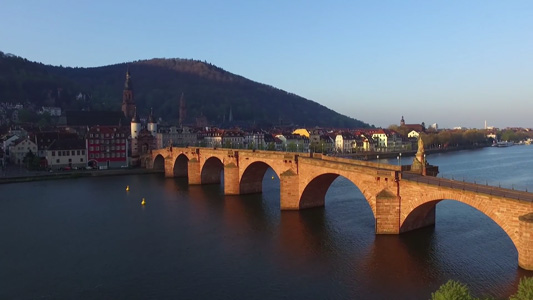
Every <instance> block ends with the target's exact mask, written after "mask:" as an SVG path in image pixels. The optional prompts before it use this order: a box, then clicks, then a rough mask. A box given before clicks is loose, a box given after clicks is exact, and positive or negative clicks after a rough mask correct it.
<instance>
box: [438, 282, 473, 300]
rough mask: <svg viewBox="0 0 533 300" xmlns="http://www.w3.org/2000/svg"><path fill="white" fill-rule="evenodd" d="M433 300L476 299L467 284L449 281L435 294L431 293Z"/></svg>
mask: <svg viewBox="0 0 533 300" xmlns="http://www.w3.org/2000/svg"><path fill="white" fill-rule="evenodd" d="M431 299H432V300H454V299H456V300H469V299H474V298H473V297H472V296H471V295H470V291H469V290H468V287H467V286H466V285H465V284H462V283H460V282H458V281H454V280H451V279H450V280H448V282H446V283H445V284H443V285H441V286H440V288H439V289H438V290H437V291H436V292H435V293H431Z"/></svg>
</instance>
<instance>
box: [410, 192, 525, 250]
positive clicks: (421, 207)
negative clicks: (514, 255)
mask: <svg viewBox="0 0 533 300" xmlns="http://www.w3.org/2000/svg"><path fill="white" fill-rule="evenodd" d="M417 200H418V201H416V200H415V201H411V205H410V206H409V207H404V208H403V209H404V210H405V211H404V212H402V215H404V216H405V217H404V218H402V220H401V222H400V232H406V231H410V230H412V229H416V228H421V227H424V226H427V225H432V224H435V217H436V209H435V208H436V205H437V204H438V203H439V202H441V201H442V200H452V201H456V202H459V203H463V204H466V205H468V206H470V207H472V208H474V209H476V210H477V211H479V212H481V213H482V214H484V215H485V216H487V217H488V218H489V219H491V220H492V221H494V223H495V224H496V225H498V227H500V228H501V229H502V230H503V231H504V232H505V233H506V234H507V236H508V237H509V238H510V240H511V242H512V243H513V245H514V246H515V248H516V249H517V250H518V248H519V247H518V245H519V236H518V234H517V233H516V232H515V231H514V230H513V227H511V226H510V225H509V223H511V222H509V218H508V217H507V218H506V217H505V216H504V217H503V218H502V217H500V214H499V213H498V211H497V209H494V208H495V207H497V205H498V204H496V203H494V202H493V203H488V201H483V199H482V197H479V196H478V195H476V194H473V193H472V194H468V195H464V194H463V195H462V196H460V197H458V195H454V193H450V194H448V195H446V196H444V195H440V197H426V198H422V199H417ZM484 200H488V199H484ZM516 222H518V217H517V220H516Z"/></svg>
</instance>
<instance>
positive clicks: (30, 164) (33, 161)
mask: <svg viewBox="0 0 533 300" xmlns="http://www.w3.org/2000/svg"><path fill="white" fill-rule="evenodd" d="M23 162H24V165H25V166H26V168H27V169H28V170H37V169H39V166H40V159H39V157H38V156H37V155H35V154H33V152H32V151H31V150H29V151H28V153H26V155H25V156H24V159H23Z"/></svg>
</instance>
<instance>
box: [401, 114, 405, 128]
mask: <svg viewBox="0 0 533 300" xmlns="http://www.w3.org/2000/svg"><path fill="white" fill-rule="evenodd" d="M400 126H405V120H404V119H403V116H402V119H401V120H400Z"/></svg>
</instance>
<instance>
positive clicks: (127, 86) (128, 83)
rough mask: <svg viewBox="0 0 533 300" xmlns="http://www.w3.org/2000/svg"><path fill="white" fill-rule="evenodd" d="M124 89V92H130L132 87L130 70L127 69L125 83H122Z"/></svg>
mask: <svg viewBox="0 0 533 300" xmlns="http://www.w3.org/2000/svg"><path fill="white" fill-rule="evenodd" d="M124 89H125V90H132V89H133V86H132V85H131V76H130V68H129V67H128V70H127V71H126V81H125V82H124Z"/></svg>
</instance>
